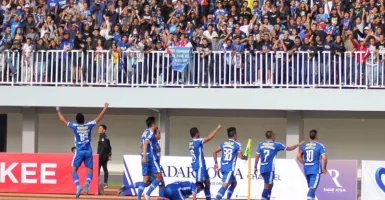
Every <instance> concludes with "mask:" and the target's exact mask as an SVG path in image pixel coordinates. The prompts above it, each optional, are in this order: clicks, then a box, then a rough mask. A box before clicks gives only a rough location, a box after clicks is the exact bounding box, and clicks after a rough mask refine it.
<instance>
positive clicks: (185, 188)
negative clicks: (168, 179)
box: [165, 181, 203, 200]
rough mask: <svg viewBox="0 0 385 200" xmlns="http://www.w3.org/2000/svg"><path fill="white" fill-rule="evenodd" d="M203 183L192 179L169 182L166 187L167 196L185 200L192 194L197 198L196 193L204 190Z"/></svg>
mask: <svg viewBox="0 0 385 200" xmlns="http://www.w3.org/2000/svg"><path fill="white" fill-rule="evenodd" d="M202 188H203V183H201V182H197V183H195V184H194V183H193V182H190V181H181V182H174V183H171V184H168V185H167V187H166V188H165V197H166V198H168V199H170V200H185V199H187V198H189V197H190V196H191V195H192V196H193V197H192V199H193V200H196V199H197V198H196V194H198V193H199V192H200V191H202Z"/></svg>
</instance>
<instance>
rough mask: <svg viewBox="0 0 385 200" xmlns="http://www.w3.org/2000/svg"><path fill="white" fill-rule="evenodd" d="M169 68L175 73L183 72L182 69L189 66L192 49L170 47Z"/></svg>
mask: <svg viewBox="0 0 385 200" xmlns="http://www.w3.org/2000/svg"><path fill="white" fill-rule="evenodd" d="M170 53H171V59H172V62H171V66H172V68H173V69H174V70H175V71H178V72H183V70H184V68H185V67H186V66H187V65H188V64H190V60H191V56H192V49H191V48H190V47H171V48H170Z"/></svg>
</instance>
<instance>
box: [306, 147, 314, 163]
mask: <svg viewBox="0 0 385 200" xmlns="http://www.w3.org/2000/svg"><path fill="white" fill-rule="evenodd" d="M313 160H314V150H307V151H306V162H313Z"/></svg>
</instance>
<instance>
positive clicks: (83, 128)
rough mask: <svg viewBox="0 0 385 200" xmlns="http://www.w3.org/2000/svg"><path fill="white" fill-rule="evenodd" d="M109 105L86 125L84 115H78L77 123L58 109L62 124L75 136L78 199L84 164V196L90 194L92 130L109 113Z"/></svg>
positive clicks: (74, 171)
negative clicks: (80, 170)
mask: <svg viewBox="0 0 385 200" xmlns="http://www.w3.org/2000/svg"><path fill="white" fill-rule="evenodd" d="M108 106H109V104H108V103H105V104H104V108H103V110H102V112H100V114H99V115H98V116H97V117H96V118H95V120H93V121H90V122H87V123H85V119H84V115H83V114H82V113H78V114H77V115H76V123H74V122H69V121H68V120H66V119H65V118H64V116H63V114H62V113H61V110H60V107H59V106H58V107H56V111H57V114H58V116H59V119H60V121H61V122H63V123H64V124H65V125H66V126H68V127H70V128H71V129H72V131H73V133H74V135H75V146H76V152H75V155H74V158H73V160H72V179H73V180H74V182H75V185H76V198H78V197H79V196H80V192H81V191H82V189H83V188H82V187H81V186H80V184H79V176H78V173H77V171H78V168H79V167H80V165H81V164H82V163H83V162H84V165H85V166H86V169H87V180H86V183H85V185H84V194H85V195H87V194H88V190H89V186H90V183H91V180H92V169H93V158H92V147H91V134H92V128H93V127H94V126H95V125H96V124H97V123H99V121H100V120H101V119H102V118H103V116H104V114H105V113H106V111H107V108H108Z"/></svg>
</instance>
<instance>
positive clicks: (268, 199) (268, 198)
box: [267, 186, 273, 200]
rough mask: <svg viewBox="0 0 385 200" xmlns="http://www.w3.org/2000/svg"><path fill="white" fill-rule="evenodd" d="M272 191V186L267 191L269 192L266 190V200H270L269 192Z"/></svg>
mask: <svg viewBox="0 0 385 200" xmlns="http://www.w3.org/2000/svg"><path fill="white" fill-rule="evenodd" d="M272 190H273V186H272V187H271V188H270V189H269V190H267V192H268V193H267V200H270V198H271V191H272Z"/></svg>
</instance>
